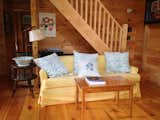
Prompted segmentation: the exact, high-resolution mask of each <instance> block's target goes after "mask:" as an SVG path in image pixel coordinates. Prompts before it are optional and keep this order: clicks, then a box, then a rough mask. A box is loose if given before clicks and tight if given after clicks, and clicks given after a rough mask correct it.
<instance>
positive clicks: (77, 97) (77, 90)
mask: <svg viewBox="0 0 160 120" xmlns="http://www.w3.org/2000/svg"><path fill="white" fill-rule="evenodd" d="M78 102H79V88H78V85H76V108H77V109H78Z"/></svg>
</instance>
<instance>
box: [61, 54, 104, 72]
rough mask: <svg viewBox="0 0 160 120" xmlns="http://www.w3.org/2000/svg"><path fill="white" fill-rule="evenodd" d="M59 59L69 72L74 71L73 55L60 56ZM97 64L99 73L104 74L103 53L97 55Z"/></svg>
mask: <svg viewBox="0 0 160 120" xmlns="http://www.w3.org/2000/svg"><path fill="white" fill-rule="evenodd" d="M60 59H61V61H62V62H63V64H64V66H65V67H66V68H67V70H68V71H69V72H74V56H73V55H66V56H60ZM97 65H98V71H99V73H100V74H104V73H105V68H106V65H105V58H104V55H98V62H97Z"/></svg>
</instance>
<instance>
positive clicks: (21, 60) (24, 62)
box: [12, 56, 33, 67]
mask: <svg viewBox="0 0 160 120" xmlns="http://www.w3.org/2000/svg"><path fill="white" fill-rule="evenodd" d="M12 60H14V61H15V62H16V64H17V66H19V67H25V66H29V65H30V63H31V62H32V60H33V57H32V56H21V57H14V58H12Z"/></svg>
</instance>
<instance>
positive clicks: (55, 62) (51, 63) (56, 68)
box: [34, 53, 68, 77]
mask: <svg viewBox="0 0 160 120" xmlns="http://www.w3.org/2000/svg"><path fill="white" fill-rule="evenodd" d="M34 62H35V63H36V65H37V66H39V67H40V68H41V69H44V70H45V71H46V72H47V74H48V77H57V76H62V75H64V74H66V73H68V71H67V69H66V68H65V66H64V65H63V63H62V62H61V61H60V59H59V57H58V56H57V55H56V54H55V53H54V54H51V55H48V56H45V57H41V58H37V59H34Z"/></svg>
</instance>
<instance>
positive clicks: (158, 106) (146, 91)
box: [0, 82, 160, 120]
mask: <svg viewBox="0 0 160 120" xmlns="http://www.w3.org/2000/svg"><path fill="white" fill-rule="evenodd" d="M0 86H2V87H0V91H1V95H0V120H81V119H82V115H81V112H80V111H81V110H80V109H78V110H77V109H76V107H75V105H74V104H63V105H54V106H48V107H45V108H41V107H40V106H39V105H38V104H37V99H38V92H36V93H35V95H36V98H35V99H33V98H32V97H31V95H30V92H29V91H28V90H27V89H24V88H20V89H18V90H17V92H16V94H15V97H14V98H11V97H10V96H11V89H9V88H10V87H9V86H10V85H5V84H3V85H2V84H1V85H0ZM141 91H142V99H140V100H135V102H134V106H133V118H129V109H128V102H127V101H126V100H121V101H120V105H119V106H116V104H115V101H113V100H107V101H99V102H89V103H87V110H86V113H85V115H84V117H83V119H84V120H159V119H160V92H159V91H160V88H158V87H157V86H156V85H155V84H152V83H150V82H144V83H142V84H141Z"/></svg>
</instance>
